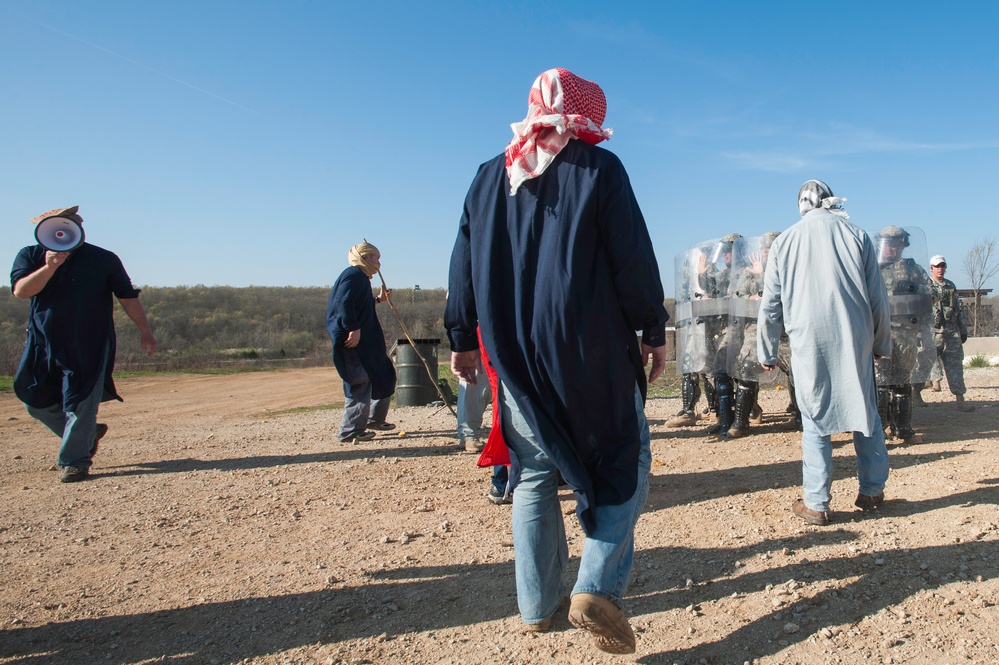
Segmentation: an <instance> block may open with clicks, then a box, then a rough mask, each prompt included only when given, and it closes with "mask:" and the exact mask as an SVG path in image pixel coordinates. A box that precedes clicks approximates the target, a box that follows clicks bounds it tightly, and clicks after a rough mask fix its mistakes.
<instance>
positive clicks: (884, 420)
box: [878, 386, 895, 436]
mask: <svg viewBox="0 0 999 665" xmlns="http://www.w3.org/2000/svg"><path fill="white" fill-rule="evenodd" d="M890 404H891V389H890V388H888V387H887V386H878V416H880V418H881V428H882V429H883V430H885V431H886V432H887V431H888V429H889V428H891V433H892V436H894V435H895V428H894V427H892V418H891V413H890V408H889V405H890Z"/></svg>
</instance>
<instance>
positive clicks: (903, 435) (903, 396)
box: [892, 388, 916, 442]
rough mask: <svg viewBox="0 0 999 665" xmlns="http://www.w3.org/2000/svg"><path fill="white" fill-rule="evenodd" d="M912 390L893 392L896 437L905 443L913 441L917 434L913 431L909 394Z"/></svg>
mask: <svg viewBox="0 0 999 665" xmlns="http://www.w3.org/2000/svg"><path fill="white" fill-rule="evenodd" d="M911 391H912V389H911V388H909V389H908V390H905V389H904V388H903V389H902V390H900V391H899V390H896V391H893V392H894V394H893V395H892V401H893V402H894V407H895V408H894V409H893V410H894V412H895V422H894V423H893V425H894V429H895V432H894V434H895V436H897V437H898V438H899V439H901V440H902V441H903V442H908V441H911V440H912V438H913V437H914V436H916V433H915V432H914V431H913V430H912V401H911V399H910V395H909V393H911Z"/></svg>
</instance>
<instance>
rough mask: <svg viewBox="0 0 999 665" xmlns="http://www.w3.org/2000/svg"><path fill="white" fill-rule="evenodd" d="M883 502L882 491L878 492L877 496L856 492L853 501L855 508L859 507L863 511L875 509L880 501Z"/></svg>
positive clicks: (879, 504)
mask: <svg viewBox="0 0 999 665" xmlns="http://www.w3.org/2000/svg"><path fill="white" fill-rule="evenodd" d="M884 502H885V495H884V493H882V494H878V495H877V496H867V495H866V494H858V495H857V500H856V501H854V502H853V505H855V506H856V507H857V508H860V509H861V510H863V511H864V512H865V513H867V512H870V511H872V510H877V509H878V508H879V507H880V506H881V504H882V503H884Z"/></svg>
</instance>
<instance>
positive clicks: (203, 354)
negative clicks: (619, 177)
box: [0, 286, 446, 374]
mask: <svg viewBox="0 0 999 665" xmlns="http://www.w3.org/2000/svg"><path fill="white" fill-rule="evenodd" d="M445 295H446V294H445V291H444V289H429V290H427V289H424V290H417V289H394V290H393V293H392V303H393V305H394V306H395V311H397V312H398V315H399V317H400V318H401V319H402V321H403V323H404V324H405V326H406V329H407V330H408V331H409V334H410V336H412V337H413V338H414V339H441V340H443V339H444V337H445V335H444V299H445ZM328 298H329V288H328V287H290V286H289V287H263V286H251V287H247V288H234V287H229V286H213V287H208V286H177V287H168V288H162V287H145V288H143V289H142V295H141V296H140V299H141V300H142V304H143V306H144V307H145V309H146V313H147V315H148V317H149V322H150V324H151V325H152V327H153V332H154V334H155V335H156V341H157V343H158V346H159V348H158V350H157V352H156V355H154V356H151V357H150V356H147V355H145V354H144V353H142V350H141V349H140V348H139V336H138V334H137V333H136V331H135V326H134V325H133V324H132V322H131V321H129V320H128V317H127V316H126V315H125V312H124V311H123V310H122V309H121V308H120V307H116V308H115V327H116V328H117V330H118V353H117V356H116V363H115V365H116V367H115V368H116V370H119V371H126V372H134V371H140V372H141V371H157V372H158V371H199V372H201V371H223V372H232V371H247V370H262V369H273V368H284V367H310V366H319V365H328V364H330V363H331V362H332V361H331V355H332V349H331V346H330V339H329V335H328V334H327V333H326V303H327V300H328ZM378 317H379V320H380V321H381V324H382V328H383V329H384V331H385V340H386V345H387V346H389V347H391V346H392V344H394V343H395V341H396V340H397V339H402V338H404V337H405V335H404V334H403V332H402V329H401V327H400V325H399V319H398V318H397V317H396V315H395V313H393V310H392V309H391V308H389V307H388V306H386V305H379V306H378ZM27 319H28V301H26V300H20V299H18V298H15V297H14V296H13V295H12V294H11V292H10V289H9V288H2V289H0V374H13V373H14V371H15V370H16V369H17V363H18V361H19V359H20V357H21V352H22V350H23V349H24V330H25V322H26V321H27Z"/></svg>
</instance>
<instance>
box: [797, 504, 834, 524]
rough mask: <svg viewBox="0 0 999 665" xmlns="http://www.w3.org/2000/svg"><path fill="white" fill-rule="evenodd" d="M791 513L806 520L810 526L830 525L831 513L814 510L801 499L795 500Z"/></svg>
mask: <svg viewBox="0 0 999 665" xmlns="http://www.w3.org/2000/svg"><path fill="white" fill-rule="evenodd" d="M791 512H792V513H794V514H795V515H797V516H798V517H800V518H801V519H803V520H805V521H806V522H808V523H809V524H814V525H816V526H825V525H827V524H829V513H828V512H826V511H819V510H812V509H811V508H809V507H808V506H806V505H805V502H804V501H802V500H801V499H797V500H795V502H794V503H792V504H791Z"/></svg>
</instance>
